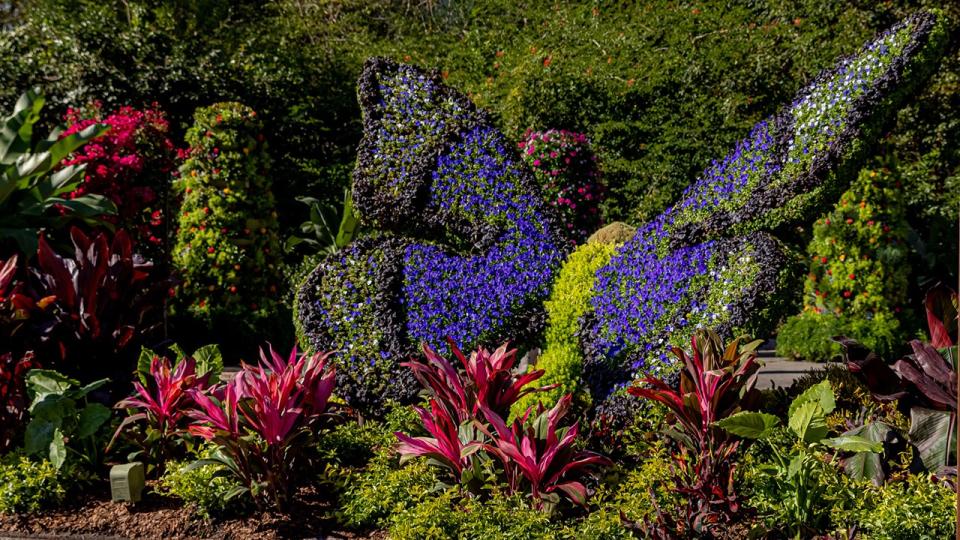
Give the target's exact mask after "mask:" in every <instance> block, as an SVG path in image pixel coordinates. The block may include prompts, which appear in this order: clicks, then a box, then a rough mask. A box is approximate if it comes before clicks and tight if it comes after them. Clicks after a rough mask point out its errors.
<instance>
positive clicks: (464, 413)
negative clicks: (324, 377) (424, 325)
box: [396, 341, 606, 510]
mask: <svg viewBox="0 0 960 540" xmlns="http://www.w3.org/2000/svg"><path fill="white" fill-rule="evenodd" d="M450 345H451V350H452V351H453V354H454V355H455V356H456V357H457V358H458V359H459V360H460V362H461V363H462V365H463V366H464V372H465V374H466V377H464V376H463V375H462V374H461V373H460V371H459V370H457V369H456V368H454V367H453V365H452V364H450V362H448V361H447V360H446V359H444V358H443V357H441V356H440V355H438V354H436V353H435V352H434V351H433V350H432V349H430V348H429V347H428V346H426V345H424V346H423V350H424V356H425V357H426V361H417V360H412V361H410V362H407V363H405V364H404V365H406V366H408V367H410V368H411V369H413V371H414V374H415V376H416V377H417V379H418V380H419V381H420V382H421V384H423V386H424V387H425V388H426V389H427V390H428V391H430V392H431V394H432V396H433V397H431V399H430V403H429V408H422V407H415V409H416V410H417V412H418V414H419V415H420V419H421V420H422V422H423V427H424V429H425V430H426V431H427V433H428V434H429V435H430V436H429V437H411V436H409V435H407V434H404V433H399V432H398V433H396V436H397V438H398V439H399V440H400V445H399V446H398V452H399V453H400V454H401V456H402V460H407V459H410V458H413V457H426V458H428V459H429V460H430V461H431V462H433V463H434V464H436V465H439V466H441V467H443V468H445V469H446V470H447V471H448V472H449V473H450V475H451V476H452V477H453V479H454V480H455V483H456V484H457V485H459V486H460V488H461V489H464V490H465V491H466V492H468V493H471V494H474V495H479V494H480V493H482V491H483V490H484V489H486V488H487V487H489V485H490V482H491V480H496V479H498V477H499V478H502V479H504V480H505V482H506V485H507V490H508V491H509V492H511V493H512V492H514V491H517V490H519V489H522V488H523V486H524V485H525V483H529V487H530V492H531V496H532V497H533V498H534V500H535V501H536V503H535V504H537V506H538V507H540V508H543V509H547V510H550V509H552V508H553V507H554V505H555V504H556V503H557V502H559V495H560V493H565V494H567V495H568V496H570V498H571V499H572V500H573V501H574V502H576V503H578V504H582V503H583V501H584V500H585V499H586V489H585V488H583V485H582V484H580V483H579V482H577V481H576V480H575V479H574V477H576V476H578V475H580V474H582V473H583V472H584V471H585V469H587V467H588V466H590V465H599V464H605V463H606V460H605V458H601V457H600V456H597V455H594V454H586V453H575V452H572V450H571V448H570V445H571V444H572V443H573V441H574V440H575V438H576V436H577V426H576V425H574V426H573V427H572V428H559V427H558V425H557V422H558V421H559V419H560V418H561V417H562V416H563V413H565V412H566V410H567V408H568V406H569V403H570V396H566V397H565V398H564V399H563V400H561V402H560V403H559V404H558V405H557V407H555V408H554V409H553V410H552V411H551V414H546V413H544V410H543V408H542V406H541V407H540V409H539V410H538V412H537V415H535V418H534V419H533V420H532V425H531V426H529V428H530V429H529V430H528V429H527V427H525V425H526V424H528V423H529V422H530V421H531V415H532V411H533V408H530V409H528V410H527V412H526V413H525V414H524V415H523V416H522V417H521V418H520V419H518V420H516V421H515V422H514V424H513V426H512V427H511V428H509V429H508V428H507V427H506V424H505V421H504V420H503V418H504V417H505V416H506V415H508V414H509V412H510V408H511V407H512V406H513V404H514V403H516V402H517V400H518V399H520V398H521V397H523V396H525V395H527V394H528V393H530V392H540V391H544V390H549V389H552V388H555V385H551V386H544V387H541V388H536V387H531V388H525V387H526V386H527V385H528V384H529V383H531V382H533V381H535V380H537V379H539V378H540V377H541V376H542V375H543V371H542V370H540V371H533V372H529V373H526V374H523V375H517V374H515V373H514V372H513V369H514V367H515V364H516V351H515V350H510V351H508V350H507V348H506V346H505V345H504V346H502V347H500V348H499V349H497V350H495V351H494V352H492V353H491V352H489V351H487V350H486V349H482V348H481V349H479V350H478V351H476V352H474V353H473V354H471V355H470V358H469V359H468V358H466V357H464V355H463V353H461V352H460V350H459V349H458V348H457V347H456V345H455V344H454V343H453V342H452V341H450ZM501 427H502V429H501ZM514 449H516V451H518V452H521V454H522V455H524V456H525V457H524V460H523V463H522V464H519V465H517V464H513V463H508V462H510V461H511V460H512V457H509V456H510V454H511V453H512V452H513V450H514ZM497 461H499V462H501V463H503V464H504V466H503V467H497V466H496V462H497ZM581 488H582V489H581Z"/></svg>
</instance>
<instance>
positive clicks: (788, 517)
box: [716, 380, 883, 537]
mask: <svg viewBox="0 0 960 540" xmlns="http://www.w3.org/2000/svg"><path fill="white" fill-rule="evenodd" d="M835 408H836V400H835V397H834V394H833V390H832V388H831V387H830V381H826V380H825V381H822V382H820V383H819V384H816V385H814V386H811V387H810V388H808V389H807V390H806V391H804V392H803V393H802V394H800V395H799V396H797V397H796V398H795V399H794V400H793V402H791V404H790V410H789V413H788V421H787V426H788V427H789V429H790V431H791V432H792V433H793V435H794V436H795V437H796V444H794V445H792V446H791V449H790V450H789V451H782V450H781V449H780V448H779V447H778V445H776V444H771V445H769V448H770V449H771V456H772V458H773V459H772V462H771V463H768V464H763V465H761V466H760V467H759V470H760V474H762V475H763V476H764V477H765V478H764V479H765V480H766V481H767V482H769V483H771V484H773V485H774V487H773V488H772V490H771V491H772V492H773V493H776V494H779V503H780V508H779V509H776V510H773V511H775V512H776V514H775V516H774V517H773V519H770V520H768V522H769V523H770V524H773V526H774V527H775V528H776V529H778V530H781V531H783V532H785V533H787V534H789V535H797V536H798V537H799V536H800V535H808V534H813V533H816V532H819V531H821V529H822V528H823V527H824V526H826V524H827V522H826V519H827V518H828V515H829V509H830V507H829V505H827V504H824V501H825V500H830V494H828V493H825V489H826V488H825V486H826V485H825V484H824V483H823V482H821V475H824V474H833V472H832V470H831V469H830V468H828V467H824V465H825V463H824V461H825V460H824V457H823V456H824V450H826V449H833V450H837V451H842V452H854V453H863V452H874V453H878V452H880V451H882V450H883V445H882V444H881V443H880V442H875V441H872V440H869V439H867V438H865V437H862V436H859V435H854V434H850V433H845V434H843V435H841V436H839V437H833V438H828V437H827V435H829V433H830V429H829V427H828V426H827V415H829V414H830V413H832V412H833V410H834V409H835ZM779 424H780V419H779V418H777V417H776V416H774V415H771V414H767V413H762V412H749V411H742V412H739V413H737V414H735V415H732V416H729V417H727V418H724V419H721V420H719V421H717V423H716V425H717V426H718V427H720V428H722V429H724V430H726V431H728V432H730V433H732V434H734V435H736V436H738V437H744V438H747V439H754V440H764V439H769V438H771V437H773V436H774V435H775V434H776V433H777V432H778V426H779ZM830 459H831V460H832V459H833V458H832V457H831V458H830ZM762 510H768V511H771V509H762ZM767 517H770V516H767Z"/></svg>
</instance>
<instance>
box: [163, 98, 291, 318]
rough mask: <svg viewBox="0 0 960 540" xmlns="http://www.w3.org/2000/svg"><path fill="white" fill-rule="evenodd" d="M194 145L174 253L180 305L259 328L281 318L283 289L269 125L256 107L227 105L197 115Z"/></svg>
mask: <svg viewBox="0 0 960 540" xmlns="http://www.w3.org/2000/svg"><path fill="white" fill-rule="evenodd" d="M187 143H188V144H189V145H190V149H189V155H188V157H187V159H186V161H185V162H184V164H183V166H182V167H181V169H180V175H181V178H180V179H179V180H178V181H177V187H178V188H179V190H180V192H181V193H182V195H183V203H182V206H181V208H180V216H179V229H178V231H177V238H176V245H175V247H174V250H173V263H174V266H175V267H176V269H177V270H178V272H179V275H180V277H181V279H182V283H181V285H180V287H179V290H178V292H177V301H178V304H179V305H180V306H181V307H182V309H183V310H185V311H186V312H188V313H189V314H190V315H191V316H193V317H195V318H197V319H199V320H201V321H204V322H206V323H207V324H210V325H213V324H214V323H217V322H220V323H222V322H223V321H242V322H244V323H246V324H248V325H250V326H253V327H255V326H256V325H257V323H258V322H262V321H264V320H266V319H269V318H271V317H273V316H275V315H276V313H277V305H278V300H279V298H280V292H279V291H280V287H281V285H282V283H281V277H280V267H279V259H278V257H279V255H280V244H279V241H278V236H277V213H276V210H275V208H274V201H273V195H272V194H271V191H270V177H269V176H268V169H269V166H270V158H269V157H268V155H267V152H266V143H265V140H264V136H263V130H262V125H261V123H260V121H259V119H258V118H257V115H256V113H255V112H254V111H253V110H252V109H250V108H249V107H246V106H244V105H241V104H239V103H219V104H216V105H213V106H211V107H206V108H202V109H198V110H197V112H196V115H195V124H194V126H193V127H192V128H191V129H190V131H189V132H188V133H187Z"/></svg>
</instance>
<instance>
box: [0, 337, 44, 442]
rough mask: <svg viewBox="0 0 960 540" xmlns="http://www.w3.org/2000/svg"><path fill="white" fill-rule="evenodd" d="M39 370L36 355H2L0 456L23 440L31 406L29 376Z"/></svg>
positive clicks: (0, 358) (0, 370)
mask: <svg viewBox="0 0 960 540" xmlns="http://www.w3.org/2000/svg"><path fill="white" fill-rule="evenodd" d="M39 367H40V363H39V362H37V361H36V360H35V359H34V357H33V353H32V352H29V351H28V352H27V353H26V354H25V355H23V356H19V355H14V354H13V353H10V352H7V353H0V453H4V452H6V451H7V450H10V449H11V448H13V447H14V446H16V444H17V442H19V440H20V437H19V436H20V434H22V433H23V429H24V427H25V426H26V420H27V418H26V412H27V405H29V401H28V400H27V387H26V382H25V377H26V375H27V372H28V371H30V370H31V369H36V368H39Z"/></svg>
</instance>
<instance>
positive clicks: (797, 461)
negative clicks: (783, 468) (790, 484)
mask: <svg viewBox="0 0 960 540" xmlns="http://www.w3.org/2000/svg"><path fill="white" fill-rule="evenodd" d="M805 459H806V456H805V455H804V454H800V455H797V456H794V457H793V459H791V460H790V465H788V466H787V480H789V479H791V478H793V477H794V476H796V475H797V474H799V473H800V470H801V469H803V465H804V460H805Z"/></svg>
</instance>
